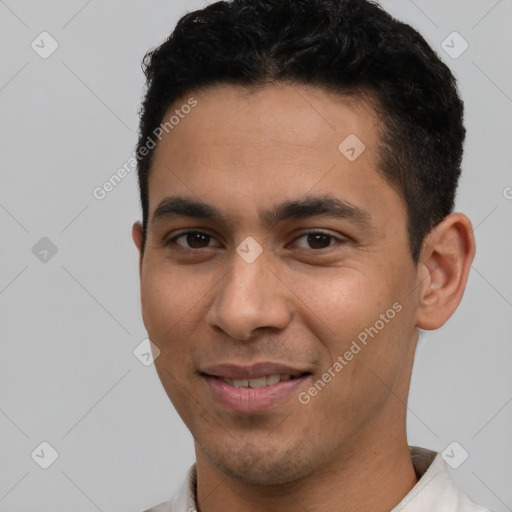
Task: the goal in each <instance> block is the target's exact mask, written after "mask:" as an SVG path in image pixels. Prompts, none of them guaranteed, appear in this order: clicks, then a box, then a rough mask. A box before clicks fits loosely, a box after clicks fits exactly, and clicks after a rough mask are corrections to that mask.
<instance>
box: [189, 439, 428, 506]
mask: <svg viewBox="0 0 512 512" xmlns="http://www.w3.org/2000/svg"><path fill="white" fill-rule="evenodd" d="M384 439H385V441H384ZM366 441H369V440H368V439H366ZM377 441H378V442H373V443H372V442H365V443H361V442H360V440H358V442H357V443H353V444H352V443H351V446H358V447H364V448H358V449H357V450H353V449H352V448H350V449H348V450H345V451H344V452H343V453H342V454H337V456H335V457H333V458H332V459H331V460H329V461H326V463H325V464H324V465H322V467H321V468H318V469H317V471H315V472H314V473H311V474H309V475H306V476H304V477H303V478H301V479H299V480H296V481H294V482H289V483H286V484H280V485H272V486H262V485H254V484H250V483H246V482H240V481H237V480H233V479H231V478H229V477H227V476H226V475H224V474H223V473H221V472H219V471H218V469H216V468H215V467H214V466H212V465H211V463H210V461H209V460H208V459H207V458H206V457H205V456H204V454H202V452H201V450H200V449H198V447H197V446H196V457H197V462H196V467H197V500H198V508H199V511H200V512H221V511H222V512H224V511H225V510H244V512H259V511H261V510H265V511H268V512H284V511H288V510H292V509H295V508H299V509H304V510H308V511H311V512H314V511H322V512H331V511H332V512H334V511H340V510H343V512H359V511H361V512H362V511H366V510H372V511H375V512H380V511H382V512H386V511H389V510H391V509H392V508H394V507H395V506H396V505H397V504H398V503H399V502H400V501H401V500H402V498H404V497H405V496H406V495H407V494H408V492H409V491H410V490H411V489H412V488H413V487H414V485H415V484H416V483H417V481H418V478H417V476H416V473H415V470H414V466H413V464H412V461H411V456H410V451H409V446H408V444H407V440H406V436H405V433H402V434H400V435H396V434H395V436H394V437H392V438H390V437H387V438H385V437H384V438H383V436H382V434H381V435H380V436H379V438H378V439H377Z"/></svg>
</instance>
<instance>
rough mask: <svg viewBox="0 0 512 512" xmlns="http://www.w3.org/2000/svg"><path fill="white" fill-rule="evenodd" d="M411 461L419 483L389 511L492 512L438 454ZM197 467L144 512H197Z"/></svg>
mask: <svg viewBox="0 0 512 512" xmlns="http://www.w3.org/2000/svg"><path fill="white" fill-rule="evenodd" d="M410 450H411V459H412V463H413V465H414V469H415V471H416V474H417V476H418V478H419V481H418V482H417V484H416V485H415V486H414V487H413V488H412V489H411V490H410V491H409V493H408V494H407V495H406V496H405V497H404V498H403V499H402V501H401V502H400V503H399V504H398V505H397V506H396V507H395V508H393V510H391V511H390V512H490V511H489V509H486V508H484V507H480V506H478V505H475V504H474V503H473V502H472V501H471V500H470V499H469V498H468V497H467V496H466V495H465V494H464V493H463V492H462V491H461V490H460V489H459V488H458V487H457V486H456V485H455V482H454V481H453V480H452V477H451V475H450V473H449V471H448V466H447V464H446V462H445V461H444V460H443V459H442V457H441V455H440V454H439V453H436V452H434V451H432V450H427V449H425V448H419V447H417V446H411V447H410ZM195 488H196V467H195V464H194V465H193V466H191V467H190V469H189V470H188V472H187V475H186V478H185V480H184V482H183V483H182V485H181V487H180V488H179V490H178V492H177V494H176V496H175V497H174V499H173V500H172V501H166V502H165V503H161V504H160V505H158V506H156V507H153V508H150V509H148V510H145V511H144V512H197V510H196V503H195Z"/></svg>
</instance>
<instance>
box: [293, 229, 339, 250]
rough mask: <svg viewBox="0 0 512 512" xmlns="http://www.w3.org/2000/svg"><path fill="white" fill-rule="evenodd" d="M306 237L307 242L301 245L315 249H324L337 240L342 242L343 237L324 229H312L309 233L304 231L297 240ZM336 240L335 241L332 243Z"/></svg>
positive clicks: (304, 247)
mask: <svg viewBox="0 0 512 512" xmlns="http://www.w3.org/2000/svg"><path fill="white" fill-rule="evenodd" d="M301 239H305V240H306V244H305V245H300V244H299V247H301V248H303V249H314V250H322V249H326V248H327V247H330V246H331V245H334V244H335V242H336V241H339V242H341V241H342V239H340V238H337V237H335V236H333V235H331V234H329V233H325V232H323V231H311V232H309V233H304V234H303V235H302V236H300V237H299V238H297V240H301ZM331 242H334V243H331Z"/></svg>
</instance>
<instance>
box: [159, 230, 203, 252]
mask: <svg viewBox="0 0 512 512" xmlns="http://www.w3.org/2000/svg"><path fill="white" fill-rule="evenodd" d="M181 238H184V239H185V242H186V243H185V245H184V244H183V243H178V242H177V241H178V240H179V239H181ZM212 238H213V237H212V236H211V235H208V234H207V233H203V232H201V231H187V232H185V233H181V235H178V236H175V237H174V238H172V239H171V240H169V242H167V244H166V245H172V244H173V243H176V244H177V245H179V246H180V247H184V248H186V249H204V248H205V247H208V246H209V242H210V240H211V239H212Z"/></svg>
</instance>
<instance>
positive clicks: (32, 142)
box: [0, 0, 512, 512]
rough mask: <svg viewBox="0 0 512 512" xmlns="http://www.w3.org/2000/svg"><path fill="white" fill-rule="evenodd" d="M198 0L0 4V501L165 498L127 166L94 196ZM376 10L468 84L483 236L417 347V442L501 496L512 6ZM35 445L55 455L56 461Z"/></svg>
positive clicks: (480, 494) (507, 492)
mask: <svg viewBox="0 0 512 512" xmlns="http://www.w3.org/2000/svg"><path fill="white" fill-rule="evenodd" d="M202 5H203V2H202V1H190V0H189V1H183V0H172V1H162V0H159V1H157V0H152V1H142V0H139V1H135V0H129V1H127V0H123V1H121V0H110V1H108V2H106V1H100V0H89V1H84V0H72V1H70V0H66V1H64V0H61V1H46V2H41V1H35V0H26V1H17V0H0V51H1V66H0V119H1V135H0V141H1V156H0V158H1V173H2V184H3V185H2V187H1V189H0V227H1V237H2V241H3V243H2V244H1V260H0V261H1V265H0V315H1V318H0V320H1V329H2V344H1V357H0V434H1V437H0V439H1V443H0V511H2V512H5V511H9V512H13V511H17V512H22V511H25V512H30V511H41V510H52V511H53V512H64V511H68V510H74V511H76V512H94V511H95V510H100V511H111V512H116V511H119V512H121V511H123V512H129V511H133V512H136V511H140V510H143V509H144V508H145V507H148V506H151V505H154V504H156V503H159V502H161V501H164V500H167V499H169V497H170V496H171V495H172V494H173V492H174V491H175V489H176V488H177V486H178V485H179V483H180V481H181V479H182V478H183V474H184V472H185V470H186V469H187V468H188V466H189V464H191V463H192V462H193V460H194V455H193V450H192V439H191V436H190V434H189V432H188V431H187V430H186V428H185V427H184V426H183V425H182V423H181V420H180V419H179V417H178V416H177V414H176V413H175V412H174V410H173V408H172V406H171V404H170V402H169V401H168V399H167V396H166V395H165V393H164V391H163V389H162V388H161V385H160V382H159V380H158V377H157V375H156V372H155V370H154V367H153V366H152V365H151V366H144V365H143V364H142V363H141V362H140V361H139V359H137V358H136V357H135V356H134V354H133V351H134V349H135V348H136V347H137V346H138V345H139V344H140V343H141V341H142V340H144V339H145V338H146V332H145V330H144V326H143V324H142V321H141V316H140V309H139V283H138V273H137V252H136V250H135V247H134V246H133V243H132V240H131V236H130V232H131V225H132V223H133V221H134V220H136V219H139V218H140V212H139V200H138V196H137V188H136V176H135V172H131V173H130V174H129V175H128V176H127V177H126V178H125V179H124V180H123V181H122V183H120V184H119V185H118V186H117V187H116V188H115V189H114V190H113V191H111V192H110V193H109V194H108V195H107V196H106V197H105V199H103V200H97V199H95V198H94V197H93V194H92V192H93V190H94V188H95V187H98V186H101V185H102V184H103V183H104V182H105V181H106V180H107V179H108V178H109V177H110V176H111V175H112V174H113V173H114V172H115V171H116V170H117V169H118V168H119V167H121V166H122V165H123V164H124V163H125V162H126V161H127V159H128V158H129V157H130V155H131V154H132V151H133V149H134V145H135V142H136V136H137V121H138V118H137V108H138V106H139V103H140V98H141V94H142V90H143V84H144V77H143V74H142V71H141V68H140V61H141V58H142V56H143V55H144V53H145V51H146V50H148V49H149V48H150V47H152V46H155V45H157V44H159V43H160V42H162V41H163V39H164V38H165V37H167V35H168V33H169V32H170V30H171V29H172V28H173V26H174V25H175V23H176V21H177V20H178V18H179V17H180V16H181V15H182V14H184V13H185V11H187V10H192V9H194V8H198V7H201V6H202ZM383 5H384V6H385V7H386V8H387V9H388V10H389V11H391V12H392V13H393V14H394V15H395V16H397V17H399V18H401V19H403V20H405V21H407V22H409V23H411V24H412V25H413V26H415V27H416V28H418V29H419V30H420V31H421V32H422V33H423V34H424V36H425V37H426V38H427V39H428V41H429V42H430V43H431V44H432V45H433V46H434V47H435V48H436V49H437V50H438V52H439V54H440V55H441V56H442V57H443V59H444V60H445V61H446V62H447V63H448V64H449V65H450V66H451V68H452V69H453V71H454V73H455V74H456V76H457V77H458V79H459V80H460V87H461V92H462V95H463V98H464V100H465V102H466V112H467V114H466V116H467V117H466V120H467V127H468V139H467V144H466V153H465V160H464V176H463V179H462V181H461V186H460V192H459V196H458V203H457V209H458V210H459V211H463V212H465V213H467V214H468V216H469V217H470V219H471V220H472V222H473V224H474V227H475V235H476V239H477V243H478V250H477V256H476V259H475V262H474V265H473V270H472V272H471V276H470V279H469V283H468V286H467V291H466V295H465V297H464V299H463V302H462V304H461V306H460V308H459V309H458V310H457V312H456V313H455V315H454V316H453V317H452V318H451V319H450V320H449V322H448V323H447V324H446V325H445V326H444V327H443V328H442V329H440V330H439V331H436V332H427V333H426V334H425V335H424V336H423V337H422V339H421V342H420V345H419V347H418V352H417V360H416V365H415V369H414V373H413V381H412V389H411V397H410V403H409V417H408V434H409V439H410V443H411V444H417V445H421V446H425V447H429V448H432V449H435V450H438V451H443V450H444V449H445V448H446V447H447V446H448V445H449V444H450V443H452V442H453V441H457V442H458V443H459V444H460V445H461V446H462V447H463V448H464V449H465V450H466V451H467V452H468V453H469V457H468V459H467V460H466V461H465V462H464V463H463V464H462V465H461V466H460V467H459V468H458V469H456V470H451V471H452V474H453V477H454V478H455V480H456V482H457V483H458V484H459V485H460V486H461V487H462V488H463V489H464V490H465V492H466V493H467V494H468V495H469V496H470V497H471V498H472V499H473V500H474V501H476V502H479V503H481V504H483V505H485V506H487V507H490V508H492V509H493V510H495V511H500V512H502V511H506V510H511V507H512V485H511V484H512V477H511V470H510V460H511V459H512V443H511V432H512V428H511V427H512V403H511V402H512V377H511V373H512V372H511V371H510V361H511V356H512V343H511V341H512V340H511V332H512V314H511V313H512V271H511V267H510V261H511V254H512V243H511V237H510V234H511V233H512V231H511V221H512V200H511V199H507V197H506V196H508V197H509V198H511V197H512V189H507V187H512V173H511V170H510V165H511V164H510V162H511V161H512V151H511V147H512V144H511V143H510V136H511V134H512V129H511V128H512V126H511V124H512V122H511V119H512V116H511V114H512V99H511V96H512V74H511V67H510V53H511V52H510V48H511V43H512V41H511V35H510V31H509V27H510V22H511V20H512V3H511V1H510V0H501V1H497V0H478V1H476V0H473V1H468V0H459V1H455V0H451V1H446V0H435V1H433V0H428V1H427V0H415V1H412V0H388V1H384V2H383ZM43 31H47V32H49V33H50V34H51V36H52V37H53V38H54V39H55V40H56V41H57V42H58V45H59V46H58V49H57V50H56V51H55V52H54V53H53V54H52V55H51V56H49V57H48V58H46V59H43V58H41V57H40V55H39V54H38V53H36V51H34V50H33V49H32V47H31V43H32V41H34V40H35V41H36V43H37V44H39V46H40V47H41V46H44V48H45V50H48V48H49V40H48V39H45V40H44V42H43V43H41V38H39V37H38V36H39V34H41V32H43ZM453 31H457V32H459V33H460V34H461V35H462V37H463V38H464V39H465V40H466V41H467V42H468V43H469V48H468V49H467V50H466V51H465V52H464V53H463V54H462V55H460V56H459V57H458V58H456V59H454V58H452V57H450V56H449V55H447V53H445V51H444V50H443V49H442V48H441V43H442V41H444V40H445V39H446V38H447V36H449V35H450V34H451V33H452V32H453ZM45 37H46V36H45ZM450 41H452V40H450V39H448V42H449V44H450V45H451V46H453V47H454V49H453V50H454V51H456V50H459V49H460V48H461V46H460V43H461V42H460V41H457V40H453V42H450ZM43 237H47V238H48V239H49V240H51V242H52V243H53V244H54V245H55V247H56V249H57V252H56V254H54V255H53V254H52V252H51V248H50V246H49V242H48V241H47V240H43V241H42V242H39V241H40V239H41V238H43ZM38 242H39V245H36V244H38ZM34 246H36V248H35V249H34V250H33V247H34ZM44 250H49V252H48V253H44ZM45 258H46V259H45ZM41 259H42V260H43V261H41ZM43 441H46V442H48V443H49V444H50V445H51V446H52V447H53V448H54V449H55V450H56V451H57V452H58V458H57V459H56V460H55V462H54V463H53V464H52V465H51V466H50V467H49V468H48V469H42V468H41V467H40V466H39V465H38V463H42V462H44V461H43V459H45V458H46V460H47V461H48V457H50V456H51V454H50V451H49V449H48V448H44V446H43V448H42V449H43V452H41V448H40V447H39V445H40V443H41V442H43ZM34 450H36V452H35V453H36V454H37V453H38V454H39V458H38V457H37V455H34V456H33V457H31V453H33V452H34ZM45 450H46V451H45ZM457 450H460V448H456V456H457V457H459V456H460V453H461V452H460V451H459V452H457Z"/></svg>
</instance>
